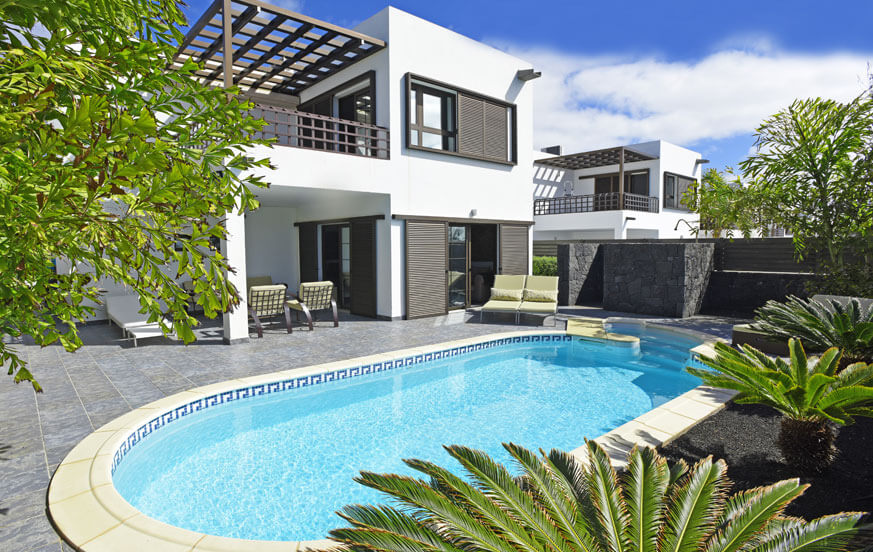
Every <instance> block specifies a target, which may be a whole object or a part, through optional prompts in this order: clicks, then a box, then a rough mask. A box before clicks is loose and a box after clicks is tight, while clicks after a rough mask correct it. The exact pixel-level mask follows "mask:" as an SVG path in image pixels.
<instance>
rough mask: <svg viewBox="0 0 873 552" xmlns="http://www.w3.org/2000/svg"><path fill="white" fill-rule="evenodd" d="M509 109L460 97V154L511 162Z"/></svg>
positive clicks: (465, 96) (471, 98)
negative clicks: (508, 126)
mask: <svg viewBox="0 0 873 552" xmlns="http://www.w3.org/2000/svg"><path fill="white" fill-rule="evenodd" d="M507 124H508V123H507V108H506V107H505V106H503V105H500V104H496V103H492V102H489V101H487V100H483V99H480V98H476V97H472V96H467V95H464V94H458V152H459V153H463V154H464V155H472V156H474V157H480V158H483V159H493V160H495V161H509V133H508V128H507Z"/></svg>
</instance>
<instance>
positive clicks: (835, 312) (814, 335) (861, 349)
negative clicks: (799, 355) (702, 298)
mask: <svg viewBox="0 0 873 552" xmlns="http://www.w3.org/2000/svg"><path fill="white" fill-rule="evenodd" d="M752 327H753V328H755V329H758V330H760V331H763V332H764V333H766V334H768V335H770V336H771V337H774V338H777V339H782V340H785V339H788V338H790V337H797V338H800V340H801V341H803V344H804V345H805V346H806V347H807V348H809V349H810V350H811V351H817V352H821V351H824V350H825V349H828V348H830V347H839V348H840V349H842V350H843V357H844V358H843V362H844V363H845V364H851V363H853V362H860V361H864V362H873V303H871V304H870V305H867V306H866V307H865V306H862V305H861V302H860V301H858V300H857V299H852V300H851V301H849V302H848V303H847V304H845V305H844V304H843V303H841V302H839V301H835V300H833V299H821V300H817V299H810V300H803V299H799V298H797V297H794V296H789V297H788V299H787V300H786V301H785V302H784V303H780V302H778V301H767V303H766V304H765V305H764V306H763V307H761V308H759V309H758V310H757V311H755V322H754V324H752Z"/></svg>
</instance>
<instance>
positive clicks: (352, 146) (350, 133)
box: [250, 104, 390, 159]
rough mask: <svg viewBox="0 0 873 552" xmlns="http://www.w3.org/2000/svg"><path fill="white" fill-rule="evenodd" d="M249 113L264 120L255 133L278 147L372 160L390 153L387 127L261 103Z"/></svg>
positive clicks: (387, 156) (386, 156)
mask: <svg viewBox="0 0 873 552" xmlns="http://www.w3.org/2000/svg"><path fill="white" fill-rule="evenodd" d="M250 113H251V114H252V116H253V117H258V118H263V119H264V120H265V121H266V122H267V125H266V126H265V127H264V128H263V129H261V131H260V132H257V133H256V134H255V136H256V137H257V138H275V139H276V143H277V144H280V145H282V146H288V147H292V148H303V149H312V150H322V151H331V152H334V153H345V154H347V155H357V156H360V157H374V158H376V159H388V158H389V155H390V154H389V137H388V129H387V128H383V127H379V126H376V125H370V124H366V123H357V122H355V121H346V120H344V119H337V118H335V117H326V116H324V115H315V114H312V113H303V112H302V111H297V110H294V109H287V108H284V107H274V106H269V105H264V104H257V106H256V107H255V108H254V109H252V110H251V111H250Z"/></svg>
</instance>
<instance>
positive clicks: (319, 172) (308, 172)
mask: <svg viewBox="0 0 873 552" xmlns="http://www.w3.org/2000/svg"><path fill="white" fill-rule="evenodd" d="M223 6H230V8H229V9H228V10H227V11H228V12H229V14H230V17H227V18H224V17H223V16H222V14H223V12H224V11H225V9H224V8H223ZM225 36H228V37H229V38H230V40H225ZM225 48H230V49H231V50H232V54H230V53H227V52H226V51H225ZM226 53H227V55H225V54H226ZM186 57H193V58H194V59H196V60H198V61H203V62H205V68H204V69H203V70H202V71H201V73H200V74H201V75H202V76H203V77H204V78H207V79H209V80H211V81H212V82H214V83H216V84H224V85H226V86H229V85H238V86H241V87H242V89H243V90H244V92H245V93H246V94H247V95H248V96H250V97H251V98H252V99H253V101H254V102H256V103H257V108H256V110H255V114H256V115H258V116H262V117H263V118H264V119H266V120H267V121H268V122H270V124H269V126H268V127H266V128H265V129H264V131H263V135H264V136H265V137H271V138H276V139H277V143H276V144H275V145H274V146H273V147H272V148H267V147H261V146H258V147H256V148H254V149H253V151H252V152H251V153H252V155H254V156H256V157H269V158H270V162H271V163H272V165H273V166H274V167H275V170H274V171H269V170H264V171H263V173H259V174H263V176H264V178H265V179H266V180H267V181H268V182H269V183H270V188H269V189H265V190H257V195H258V198H259V199H260V202H261V207H260V208H259V209H257V210H256V211H253V212H250V213H247V214H246V215H245V216H244V217H242V216H233V217H230V218H229V219H228V220H227V223H226V224H227V230H228V233H229V236H228V239H227V242H226V243H225V244H223V250H224V251H225V253H226V255H227V256H228V258H229V261H230V263H231V264H232V265H233V266H234V267H235V268H236V273H235V274H231V275H230V278H231V281H232V282H233V283H234V284H235V285H236V286H237V288H238V289H241V290H244V289H245V288H246V277H247V276H248V277H253V276H270V277H272V279H273V281H276V282H285V283H287V284H288V285H289V288H290V289H291V290H296V288H297V286H298V285H299V283H300V282H301V281H314V280H332V281H333V282H334V283H335V284H336V286H337V289H338V300H339V303H340V304H341V306H343V307H345V308H348V309H349V310H350V311H351V312H352V313H355V314H360V315H364V316H369V317H378V318H383V319H399V318H403V317H409V318H413V317H420V316H429V315H436V314H442V313H446V312H447V311H448V310H450V309H453V308H463V307H466V306H468V305H470V304H471V303H472V302H476V301H481V300H483V299H484V298H483V297H482V296H481V293H480V294H478V296H474V295H475V294H474V293H473V292H474V291H478V290H481V289H482V286H483V281H484V285H485V286H486V288H487V286H490V281H491V279H493V275H494V274H495V273H513V274H517V273H524V274H526V273H528V272H529V270H530V255H529V251H530V239H531V238H530V232H529V227H530V225H531V224H532V215H531V210H530V205H531V203H530V178H531V167H532V164H533V156H532V151H533V142H532V131H533V122H532V121H533V94H532V84H531V83H530V82H528V81H530V80H531V79H532V78H535V77H536V76H537V74H536V73H534V72H533V71H532V70H531V67H530V64H529V63H526V62H524V61H522V60H520V59H517V58H515V57H513V56H510V55H508V54H506V53H504V52H501V51H499V50H496V49H494V48H491V47H489V46H486V45H484V44H481V43H479V42H476V41H474V40H471V39H469V38H466V37H464V36H461V35H459V34H457V33H455V32H452V31H450V30H448V29H445V28H443V27H440V26H437V25H435V24H433V23H429V22H427V21H425V20H423V19H420V18H418V17H415V16H413V15H410V14H408V13H405V12H403V11H400V10H398V9H395V8H391V7H388V8H385V9H383V10H382V11H380V12H378V13H377V14H375V15H374V16H372V17H370V18H369V19H367V20H366V21H364V22H362V23H360V24H359V25H357V26H356V27H355V28H354V29H353V30H351V29H344V28H341V27H338V26H336V25H332V24H329V23H326V22H323V21H318V20H315V19H312V18H310V17H306V16H303V15H300V14H297V13H294V12H290V11H288V10H285V9H282V8H279V7H275V6H270V5H267V4H264V3H262V2H260V1H258V0H233V1H232V2H231V1H228V0H218V1H216V2H215V3H214V4H213V5H212V6H211V7H210V8H208V10H207V11H206V13H205V14H204V15H203V17H202V18H201V19H200V20H199V21H198V22H197V23H196V24H195V25H193V26H192V27H191V31H190V32H189V34H188V35H187V37H186V39H185V41H184V43H183V45H182V48H181V49H180V54H179V58H178V59H180V60H181V59H184V58H186ZM231 65H232V68H231ZM478 275H482V276H483V277H482V278H477V276H478ZM477 283H478V284H479V285H478V287H477V286H476V284H477ZM248 335H249V331H248V322H247V319H246V311H245V309H243V308H240V309H236V310H235V311H234V312H233V313H230V314H227V315H225V335H224V337H225V340H226V341H235V340H238V339H244V338H247V337H248Z"/></svg>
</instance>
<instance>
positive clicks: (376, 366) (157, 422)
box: [112, 334, 573, 475]
mask: <svg viewBox="0 0 873 552" xmlns="http://www.w3.org/2000/svg"><path fill="white" fill-rule="evenodd" d="M572 339H573V336H569V335H563V334H559V335H536V334H534V335H523V336H513V337H506V338H501V339H493V340H491V341H484V342H482V343H474V344H472V345H464V346H460V347H453V348H451V349H444V350H442V351H433V352H430V353H423V354H417V355H413V356H407V357H400V358H396V359H393V360H386V361H384V362H376V363H373V364H364V365H361V366H352V367H349V368H341V369H339V370H334V371H331V372H324V373H320V374H311V375H308V376H301V377H299V378H293V379H286V380H282V381H276V382H269V383H262V384H257V385H252V386H250V387H243V388H240V389H231V390H228V391H222V392H221V393H216V394H214V395H210V396H208V397H204V398H201V399H197V400H195V401H192V402H189V403H187V404H184V405H182V406H179V407H177V408H175V409H173V410H170V411H168V412H164V413H163V414H161V415H159V416H156V417H154V418H152V419H151V420H149V421H148V422H146V423H144V424H142V425H141V426H139V427H138V428H137V429H135V430H134V431H133V432H131V434H130V435H128V437H127V439H125V440H124V441H123V442H122V443H121V446H120V447H119V448H118V450H117V451H115V455H114V456H113V459H112V474H113V475H114V474H115V469H116V468H117V467H118V464H119V463H120V462H121V461H122V459H124V456H125V455H126V454H127V453H128V452H129V451H130V450H131V449H132V448H133V447H134V446H136V445H137V443H139V442H140V441H142V440H143V439H145V438H146V437H147V436H149V435H151V434H152V433H153V432H154V431H156V430H158V429H160V428H162V427H163V426H165V425H167V424H170V423H172V422H175V421H176V420H179V419H181V418H184V417H185V416H188V415H189V414H193V413H195V412H199V411H201V410H206V409H207V408H212V407H214V406H219V405H222V404H225V403H229V402H233V401H238V400H242V399H248V398H251V397H258V396H261V395H269V394H272V393H280V392H284V391H289V390H293V389H301V388H304V387H310V386H312V385H319V384H322V383H328V382H333V381H340V380H344V379H348V378H354V377H359V376H365V375H367V374H376V373H379V372H387V371H388V370H396V369H398V368H405V367H409V366H415V365H416V364H421V363H422V362H430V361H432V360H440V359H444V358H450V357H456V356H461V355H466V354H469V353H474V352H477V351H482V350H485V349H492V348H494V347H501V346H504V345H511V344H516V343H552V342H563V341H571V340H572Z"/></svg>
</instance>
